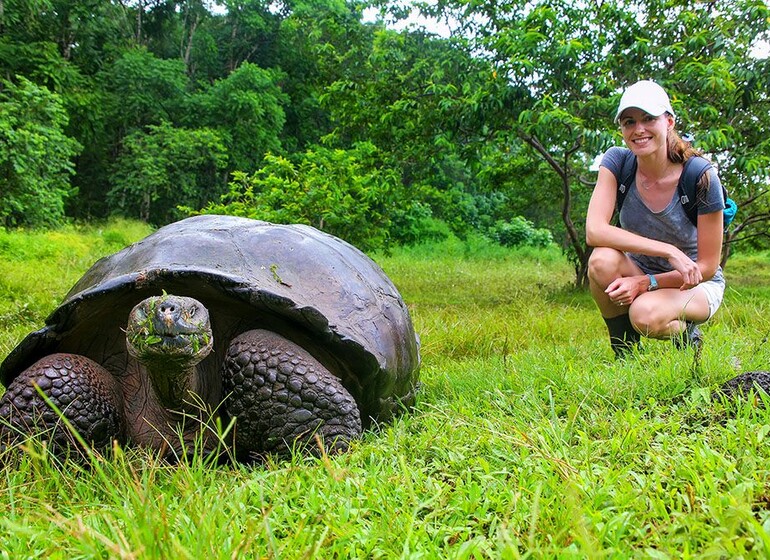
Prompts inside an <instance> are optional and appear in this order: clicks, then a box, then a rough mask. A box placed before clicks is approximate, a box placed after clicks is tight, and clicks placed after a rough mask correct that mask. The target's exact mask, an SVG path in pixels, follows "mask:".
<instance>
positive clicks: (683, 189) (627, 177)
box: [615, 150, 738, 230]
mask: <svg viewBox="0 0 770 560" xmlns="http://www.w3.org/2000/svg"><path fill="white" fill-rule="evenodd" d="M623 153H624V156H623V163H622V165H621V167H620V176H618V175H617V174H615V179H616V180H617V182H618V198H617V213H618V215H620V208H621V207H622V206H623V201H624V200H625V198H626V193H627V192H628V185H630V184H631V181H633V180H634V177H635V176H636V157H635V156H634V154H633V152H631V151H630V150H626V151H624V152H623ZM709 169H711V162H710V161H709V160H707V159H706V158H704V157H701V156H694V157H691V158H690V159H688V160H687V161H685V162H684V169H683V170H682V175H681V177H679V182H678V183H677V185H676V189H677V191H678V193H679V201H680V202H681V203H682V206H684V213H685V214H686V215H687V218H688V219H689V220H690V222H692V225H694V226H697V225H698V200H697V196H696V193H695V190H696V187H697V184H698V180H699V179H700V178H701V175H703V174H704V173H705V172H706V171H707V170H709ZM722 196H723V198H724V201H725V209H724V228H725V230H726V229H727V226H729V225H730V224H731V223H732V221H733V219H734V218H735V214H736V212H737V211H738V205H737V204H736V203H735V201H734V200H733V199H732V198H730V197H729V196H727V189H725V187H724V185H722Z"/></svg>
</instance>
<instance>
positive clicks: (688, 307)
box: [630, 287, 710, 338]
mask: <svg viewBox="0 0 770 560" xmlns="http://www.w3.org/2000/svg"><path fill="white" fill-rule="evenodd" d="M630 313H631V318H632V320H633V322H634V325H636V328H638V329H639V331H640V332H641V333H642V334H644V335H645V336H649V337H651V338H671V337H673V336H677V335H679V334H681V333H682V332H684V330H685V329H686V326H687V323H688V322H693V323H702V322H704V321H706V320H707V319H708V318H709V316H710V311H709V301H708V296H707V294H706V292H705V291H704V290H701V289H698V287H695V288H693V289H690V290H684V291H682V290H678V289H676V288H664V289H660V290H657V291H655V292H648V293H646V294H642V295H640V296H639V297H637V298H636V299H635V300H634V302H633V303H632V304H631V308H630Z"/></svg>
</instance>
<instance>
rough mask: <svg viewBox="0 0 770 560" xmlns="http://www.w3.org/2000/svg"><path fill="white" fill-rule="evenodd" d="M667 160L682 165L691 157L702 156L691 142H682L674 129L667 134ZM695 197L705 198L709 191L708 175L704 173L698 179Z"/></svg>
mask: <svg viewBox="0 0 770 560" xmlns="http://www.w3.org/2000/svg"><path fill="white" fill-rule="evenodd" d="M667 152H668V159H669V161H671V162H673V163H684V162H685V161H687V160H688V159H690V158H691V157H693V156H702V155H703V152H701V151H700V150H697V149H695V148H694V147H693V145H692V143H691V142H688V141H686V140H684V139H683V138H682V137H681V136H679V134H678V133H677V131H676V130H675V129H673V128H672V129H671V130H669V132H668V150H667ZM696 187H697V191H696V192H697V196H698V197H705V196H706V194H707V193H708V190H709V174H708V173H704V174H703V175H701V176H700V179H698V184H697V185H696Z"/></svg>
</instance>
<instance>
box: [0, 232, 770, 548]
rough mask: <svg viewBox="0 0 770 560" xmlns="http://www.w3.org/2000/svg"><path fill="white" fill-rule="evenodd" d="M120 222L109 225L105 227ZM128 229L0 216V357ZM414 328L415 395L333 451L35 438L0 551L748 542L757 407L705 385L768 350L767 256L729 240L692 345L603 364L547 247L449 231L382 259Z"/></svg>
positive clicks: (765, 427) (11, 485) (766, 533)
mask: <svg viewBox="0 0 770 560" xmlns="http://www.w3.org/2000/svg"><path fill="white" fill-rule="evenodd" d="M121 232H124V233H121ZM144 233H146V230H145V229H144V228H141V227H139V226H137V225H136V224H132V223H117V224H116V223H111V224H109V225H108V226H105V227H104V228H102V229H98V228H85V229H83V230H78V229H70V230H65V231H63V232H56V233H50V234H33V233H28V234H20V233H2V232H0V318H1V319H2V323H1V324H0V356H5V354H7V353H8V352H9V351H10V350H11V348H12V347H13V346H14V345H15V344H16V343H17V342H18V341H19V340H20V338H21V337H22V336H24V335H25V334H26V333H27V332H28V331H29V330H31V329H33V328H38V327H40V326H41V325H42V322H43V320H44V318H45V316H46V315H47V313H48V312H50V311H51V310H52V309H53V307H54V306H55V304H56V302H58V301H59V300H60V299H61V298H62V297H63V296H64V294H65V293H66V292H67V290H68V289H69V287H70V286H71V285H72V283H74V281H75V280H76V279H77V278H78V277H79V276H80V274H81V273H82V272H83V271H84V270H85V268H87V266H88V265H89V264H90V263H91V262H92V261H93V260H95V259H96V258H98V257H99V256H101V255H103V254H106V253H108V252H110V251H113V250H115V249H117V248H119V247H121V246H122V245H123V244H124V243H126V242H129V241H131V240H134V239H136V238H138V237H141V235H143V234H144ZM376 260H377V261H378V262H379V263H380V264H381V265H382V266H383V268H384V269H385V270H386V272H387V273H388V274H389V275H390V276H391V278H392V279H393V280H394V282H395V283H396V285H397V286H398V287H399V289H400V290H401V292H402V295H403V296H404V299H405V300H406V301H407V303H408V305H409V307H410V309H411V312H412V315H413V319H414V322H415V325H416V327H417V330H418V331H419V333H420V335H421V339H422V357H423V367H422V381H423V384H424V387H423V390H422V392H421V394H420V397H419V400H418V405H417V410H415V411H414V413H412V414H410V415H407V416H403V417H401V418H399V419H398V420H397V421H396V422H394V423H393V424H391V425H387V426H382V427H381V428H380V429H379V430H376V431H372V432H368V433H367V434H366V435H365V436H364V438H363V439H362V440H361V441H359V442H356V443H355V444H354V445H353V448H352V450H351V451H350V452H349V453H347V454H345V455H342V456H338V457H331V458H327V457H324V458H320V459H314V458H302V457H295V458H293V459H292V460H287V461H274V462H270V463H268V464H267V465H264V466H258V467H244V466H227V467H213V466H210V465H208V464H207V463H206V461H204V460H203V459H199V458H198V459H192V460H191V461H190V462H189V463H188V464H184V465H181V466H176V467H169V466H167V465H164V464H163V463H161V462H159V461H157V460H156V459H155V458H153V457H152V456H151V455H150V454H148V453H146V452H143V451H141V450H136V449H128V450H125V452H119V453H117V455H116V457H114V458H110V459H109V460H107V459H98V460H95V461H94V462H93V464H90V465H89V466H88V468H84V467H81V466H78V465H76V464H72V463H67V464H66V465H65V466H63V467H61V466H56V465H55V464H53V463H52V461H51V460H50V458H49V457H48V456H47V455H46V454H45V453H43V452H40V450H39V449H36V448H35V447H32V448H31V451H30V453H28V454H23V455H21V456H20V457H19V458H18V459H15V460H12V461H10V462H8V463H7V464H6V465H5V466H4V467H3V468H2V475H1V476H0V492H2V494H1V495H2V498H1V500H2V501H1V502H0V503H2V505H3V508H4V509H3V515H2V516H1V517H0V542H2V543H3V544H2V547H0V548H1V549H2V552H0V558H35V557H41V558H42V557H52V558H95V557H96V558H196V559H197V558H217V559H218V558H519V557H534V558H550V557H559V558H628V557H639V558H690V557H697V558H703V557H716V558H728V557H729V558H733V557H745V558H765V557H767V556H768V555H770V446H768V443H769V442H770V411H768V410H766V409H763V408H760V407H757V406H754V404H753V403H751V402H740V403H722V402H719V401H716V400H714V399H712V397H711V392H712V390H713V389H714V388H716V387H718V386H719V384H720V383H722V382H723V381H725V380H727V379H729V378H730V377H732V376H733V375H735V374H736V373H737V372H740V371H745V370H748V369H770V364H769V363H768V362H770V360H769V359H768V357H769V356H770V344H768V342H767V340H766V339H767V336H768V332H769V331H770V320H768V316H770V314H769V313H768V311H770V309H769V308H770V295H769V294H768V291H767V290H768V289H767V286H770V259H769V258H768V255H766V254H765V255H760V256H753V255H752V256H740V255H738V256H735V257H734V258H733V259H732V260H731V262H730V264H729V265H728V269H727V277H728V282H729V284H730V288H729V289H728V292H727V294H726V301H725V304H724V306H723V308H722V309H721V310H720V312H719V314H718V315H717V317H716V318H715V319H714V320H713V321H712V322H711V323H709V325H708V326H707V328H706V329H705V336H706V348H705V350H704V356H703V360H702V363H701V366H700V367H699V368H695V367H693V356H692V354H691V353H690V352H689V351H684V352H678V351H675V350H674V349H673V348H672V346H671V344H669V343H666V342H659V341H645V342H646V344H645V348H644V351H643V352H642V353H641V354H640V355H639V356H638V357H637V358H636V359H633V360H629V361H627V362H626V363H615V362H613V361H612V360H611V352H610V349H609V344H608V342H607V335H606V332H605V329H604V326H603V323H602V321H601V318H600V317H599V314H598V313H597V312H596V310H595V308H594V305H593V303H592V301H591V299H590V297H589V296H588V295H587V294H586V293H583V292H579V291H575V290H573V289H572V288H570V287H569V284H570V282H571V281H572V270H571V268H570V267H569V266H568V264H567V263H566V261H565V260H564V259H563V257H562V256H561V254H560V253H559V252H558V251H539V252H533V251H514V250H503V249H499V248H493V247H489V246H487V245H485V244H483V243H481V242H478V241H471V242H468V243H458V242H447V243H443V244H441V245H433V246H431V247H422V248H418V249H411V250H399V251H396V252H395V253H394V254H393V255H391V256H387V257H385V256H377V257H376Z"/></svg>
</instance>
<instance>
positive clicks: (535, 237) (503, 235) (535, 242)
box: [488, 216, 553, 247]
mask: <svg viewBox="0 0 770 560" xmlns="http://www.w3.org/2000/svg"><path fill="white" fill-rule="evenodd" d="M488 235H489V237H490V238H492V239H494V240H495V241H497V242H498V243H499V244H500V245H503V246H504V247H518V246H521V245H528V246H530V247H547V246H548V245H550V244H551V243H553V235H552V234H551V232H550V231H548V230H547V229H544V228H536V227H535V226H534V224H533V223H532V222H530V221H529V220H527V219H526V218H523V217H521V216H516V217H515V218H513V219H512V220H510V221H507V222H505V221H502V220H498V221H497V222H495V225H494V226H492V227H491V228H490V229H489V233H488Z"/></svg>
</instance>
